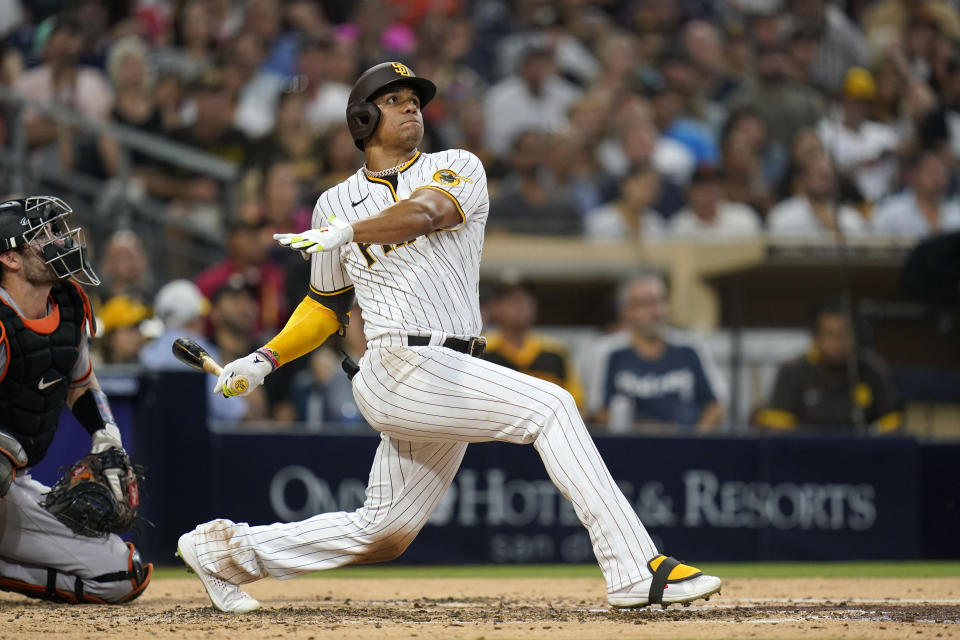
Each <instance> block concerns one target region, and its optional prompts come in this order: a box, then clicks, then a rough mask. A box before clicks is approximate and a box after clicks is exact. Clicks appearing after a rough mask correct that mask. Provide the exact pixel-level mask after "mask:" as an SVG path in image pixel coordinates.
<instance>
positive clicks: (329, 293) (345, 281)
mask: <svg viewBox="0 0 960 640" xmlns="http://www.w3.org/2000/svg"><path fill="white" fill-rule="evenodd" d="M332 191H333V190H330V191H327V192H326V193H324V194H323V195H322V196H320V198H319V199H318V200H317V205H316V206H315V207H314V208H313V219H312V222H311V225H312V227H313V228H314V229H322V228H323V227H326V226H328V225H329V224H330V222H329V221H328V220H327V216H329V215H330V214H331V213H334V214H337V215H338V216H339V215H340V214H341V212H340V211H339V209H338V208H337V207H336V205H335V204H334V203H333V202H332V201H331V198H330V196H329V194H330V193H331V192H332ZM344 250H345V247H337V248H336V249H334V250H333V251H318V252H317V253H314V254H313V255H312V257H311V258H310V290H309V291H308V292H307V295H308V296H310V297H311V298H312V299H314V300H316V301H317V302H319V303H320V304H322V305H323V306H325V307H327V308H328V309H330V310H331V311H333V312H334V313H336V314H337V317H339V318H345V317H346V314H347V312H348V311H350V309H351V308H352V306H353V282H352V281H351V280H350V276H349V275H348V274H347V270H346V269H345V268H344V266H343V260H342V258H343V251H344ZM343 324H344V325H346V322H343Z"/></svg>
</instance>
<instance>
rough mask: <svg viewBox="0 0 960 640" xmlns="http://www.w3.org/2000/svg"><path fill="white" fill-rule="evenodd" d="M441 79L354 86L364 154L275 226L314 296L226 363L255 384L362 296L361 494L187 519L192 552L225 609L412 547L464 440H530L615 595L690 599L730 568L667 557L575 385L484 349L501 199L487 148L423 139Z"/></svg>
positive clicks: (320, 336) (633, 601)
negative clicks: (619, 477)
mask: <svg viewBox="0 0 960 640" xmlns="http://www.w3.org/2000/svg"><path fill="white" fill-rule="evenodd" d="M435 93H436V88H435V87H434V85H433V83H431V82H430V81H428V80H426V79H424V78H418V77H416V76H415V75H414V73H413V72H412V71H411V70H410V69H409V68H408V67H407V66H405V65H403V64H401V63H399V62H392V63H390V62H387V63H383V64H380V65H377V66H375V67H372V68H371V69H369V70H367V71H366V72H365V73H364V74H363V75H361V76H360V78H359V79H358V80H357V83H356V84H355V85H354V87H353V90H352V92H351V95H350V99H349V104H348V107H347V124H348V126H349V127H350V131H351V133H352V134H353V138H354V140H355V142H356V144H357V146H358V147H359V148H360V149H362V150H363V151H364V153H365V156H366V165H365V166H364V167H363V168H362V169H361V170H360V171H358V172H357V173H356V174H354V175H353V176H351V177H350V178H348V179H346V180H345V181H343V182H342V183H340V184H339V185H337V186H336V187H334V188H332V189H330V190H329V191H327V192H325V193H324V194H323V195H322V196H321V197H320V198H319V200H318V201H317V204H316V207H315V208H314V212H313V227H314V228H313V229H310V230H307V231H304V232H302V233H299V234H278V235H276V236H274V237H275V238H276V239H277V240H278V241H279V242H280V244H282V245H285V246H289V247H290V248H291V249H294V250H299V251H303V252H305V253H307V254H309V255H312V258H311V259H312V275H311V282H310V291H309V294H308V295H307V296H306V297H305V298H304V300H303V302H301V303H300V305H299V306H298V308H297V310H296V311H295V313H294V314H293V316H292V317H291V319H290V321H289V322H288V323H287V325H286V326H285V327H284V329H283V330H282V331H281V332H280V334H278V335H277V336H276V337H275V338H274V339H273V340H271V341H270V342H269V343H267V345H265V346H264V347H263V348H261V349H258V350H257V351H255V352H254V353H251V354H250V355H248V356H246V357H244V358H241V359H239V360H236V361H234V362H232V363H230V364H228V365H227V366H226V367H224V370H223V374H222V375H221V376H220V379H219V380H218V381H217V386H216V388H215V392H223V393H224V394H225V395H226V394H229V385H228V384H225V383H226V382H227V381H228V380H229V379H230V378H231V377H233V376H244V377H246V378H247V380H248V382H249V387H248V389H247V391H246V393H249V391H250V390H252V389H253V388H255V387H256V386H258V385H259V384H261V383H262V382H263V379H264V377H265V376H266V375H268V374H269V373H270V372H271V371H273V370H274V369H275V368H276V367H278V366H281V365H283V364H284V363H286V362H289V361H290V360H292V359H294V358H296V357H299V356H300V355H303V354H305V353H307V352H309V351H311V350H313V349H314V348H316V347H317V346H319V345H320V344H322V343H323V341H324V340H326V338H327V337H328V336H329V335H331V334H332V333H333V332H335V331H337V330H339V329H340V328H341V327H342V326H343V325H344V324H345V323H346V314H347V310H348V309H350V308H351V304H352V301H353V298H354V296H356V299H357V301H358V302H359V305H360V309H361V311H362V314H363V319H364V330H365V333H366V338H367V351H366V353H365V354H364V356H363V358H361V360H360V363H359V366H360V370H359V372H358V373H357V375H356V376H355V377H354V378H353V392H354V396H355V398H356V401H357V406H358V407H359V408H360V411H361V412H362V413H363V416H364V418H366V420H367V422H368V423H369V424H370V426H372V427H373V428H374V429H376V430H378V431H379V432H380V446H379V448H378V449H377V453H376V456H375V457H374V461H373V466H372V469H371V471H370V478H369V483H368V486H367V492H366V501H365V502H364V505H363V506H362V507H361V508H360V509H358V510H357V511H354V512H352V513H347V512H338V513H325V514H321V515H317V516H314V517H312V518H309V519H307V520H304V521H302V522H291V523H279V524H272V525H266V526H250V525H248V524H246V523H234V522H231V521H229V520H223V519H219V520H214V521H212V522H208V523H205V524H201V525H199V526H198V527H196V528H195V529H194V530H193V531H190V532H188V533H185V534H184V535H183V536H181V538H180V541H179V545H178V547H179V549H178V553H179V555H180V556H181V557H182V558H183V560H184V561H185V562H186V564H187V565H189V566H190V567H191V568H192V569H193V570H194V571H195V572H196V573H197V574H198V575H199V577H200V578H201V580H202V581H203V583H204V586H205V587H206V589H207V593H208V594H209V595H210V598H211V600H212V601H213V604H214V606H215V607H217V608H218V609H221V610H223V611H232V612H246V611H252V610H254V609H256V608H257V607H258V606H259V604H258V603H257V601H256V600H254V599H253V598H251V597H250V596H249V595H247V594H246V593H244V592H243V591H242V590H241V589H240V588H239V587H238V586H237V585H240V584H243V583H247V582H251V581H254V580H259V579H261V578H264V577H267V576H273V577H275V578H280V579H283V578H290V577H293V576H296V575H299V574H302V573H307V572H311V571H317V570H318V569H331V568H334V567H339V566H343V565H348V564H359V563H367V562H380V561H385V560H390V559H392V558H395V557H397V556H398V555H400V554H401V553H402V552H403V551H404V549H406V548H407V546H408V545H409V544H410V543H411V542H412V541H413V539H414V537H415V536H416V535H417V532H419V531H420V529H421V528H422V527H423V525H424V524H425V523H426V522H427V519H428V518H429V516H430V513H431V512H432V511H433V509H434V508H435V507H436V506H437V504H438V503H439V501H440V499H441V498H442V497H443V495H444V493H445V492H446V491H447V488H448V487H449V486H450V483H451V481H452V480H453V477H454V475H455V474H456V472H457V469H458V467H459V466H460V461H461V460H462V459H463V454H464V452H465V451H466V448H467V444H468V443H470V442H487V441H490V440H496V441H500V442H507V443H511V444H532V445H533V447H534V448H535V449H536V450H537V452H538V453H539V454H540V457H541V459H542V460H543V464H544V466H545V467H546V470H547V472H548V473H549V475H550V478H551V479H552V480H553V482H554V484H556V485H557V487H558V488H559V490H560V491H561V493H562V494H563V495H564V496H565V497H566V498H567V499H568V500H570V501H571V502H572V503H573V506H574V509H575V511H576V514H577V516H578V518H579V519H580V521H581V522H582V523H583V525H584V526H585V527H586V528H587V531H588V532H589V534H590V540H591V542H592V544H593V550H594V553H595V554H596V557H597V561H598V562H599V563H600V567H601V569H602V570H603V575H604V578H605V580H606V584H607V589H608V601H609V602H610V604H611V605H613V606H617V607H637V606H644V605H647V604H649V603H651V602H662V603H672V602H689V601H692V600H695V599H698V598H703V597H707V596H709V595H711V594H713V593H716V592H718V591H719V590H720V580H719V579H717V578H715V577H713V576H707V575H703V574H702V573H701V572H700V571H699V570H697V569H695V568H693V567H689V566H687V565H683V564H680V563H678V562H677V561H676V560H673V559H672V558H667V557H666V556H663V555H661V554H660V553H659V552H658V551H657V549H656V547H655V546H654V544H653V542H652V541H651V539H650V536H649V535H647V532H646V530H645V529H644V528H643V525H642V524H641V523H640V520H639V518H638V517H637V514H636V513H635V512H634V510H633V508H632V507H631V505H630V504H629V503H628V502H627V500H626V499H625V498H624V496H623V494H622V493H621V492H620V490H619V489H618V488H617V485H616V483H615V482H614V480H613V478H612V477H611V476H610V473H609V472H608V471H607V468H606V465H605V464H604V462H603V460H602V459H601V457H600V455H599V453H598V452H597V448H596V446H595V445H594V443H593V441H592V440H591V438H590V435H589V434H588V433H587V429H586V427H585V426H584V423H583V421H582V420H581V418H580V414H579V412H578V411H577V406H576V404H575V403H574V400H573V397H572V396H571V395H570V394H569V393H568V392H566V391H565V390H563V389H562V388H560V387H558V386H556V385H554V384H552V383H549V382H546V381H543V380H539V379H537V378H534V377H531V376H528V375H525V374H522V373H519V372H516V371H513V370H511V369H508V368H506V367H502V366H499V365H496V364H493V363H490V362H486V361H484V360H482V359H481V358H479V357H477V356H479V355H480V354H481V353H482V349H483V345H484V342H483V338H480V337H478V336H479V333H480V330H481V319H480V310H479V304H478V283H479V267H480V257H481V250H482V247H483V234H484V226H485V224H486V221H487V214H488V212H489V208H490V203H489V198H488V195H487V184H486V174H485V172H484V169H483V166H482V165H481V163H480V161H479V159H478V158H477V157H476V156H474V155H473V154H471V153H469V152H467V151H463V150H459V149H453V150H449V151H443V152H440V153H432V154H424V153H421V152H419V151H418V150H417V147H418V145H419V144H420V141H421V140H422V138H423V119H422V116H421V112H420V110H421V108H422V107H423V106H425V105H426V104H427V102H429V101H430V99H431V98H433V96H434V94H435Z"/></svg>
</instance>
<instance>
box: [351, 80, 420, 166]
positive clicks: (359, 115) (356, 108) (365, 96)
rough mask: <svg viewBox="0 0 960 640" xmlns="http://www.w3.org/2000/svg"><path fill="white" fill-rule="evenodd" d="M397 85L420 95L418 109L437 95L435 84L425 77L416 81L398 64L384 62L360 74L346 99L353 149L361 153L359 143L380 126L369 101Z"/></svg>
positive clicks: (360, 144)
mask: <svg viewBox="0 0 960 640" xmlns="http://www.w3.org/2000/svg"><path fill="white" fill-rule="evenodd" d="M398 84H405V85H409V86H411V87H413V90H414V91H416V92H417V95H418V96H420V108H421V109H422V108H423V107H425V106H427V103H428V102H430V100H431V99H433V96H435V95H436V93H437V87H436V85H435V84H433V83H432V82H430V81H429V80H427V79H426V78H418V77H417V76H415V75H414V74H413V70H412V69H411V68H410V67H408V66H407V65H405V64H403V63H401V62H384V63H381V64H378V65H376V66H374V67H370V68H369V69H367V70H366V71H364V72H363V74H362V75H361V76H360V77H359V78H357V81H356V83H355V84H354V85H353V89H351V90H350V98H349V99H348V100H347V126H348V127H349V128H350V135H352V136H353V143H354V144H355V145H357V149H360V150H361V151H363V141H364V140H366V139H367V138H369V137H370V136H371V135H373V132H374V131H376V130H377V125H378V124H379V123H380V107H378V106H377V105H375V104H373V103H372V102H371V101H370V99H371V98H373V97H374V96H375V95H376V94H378V93H380V92H381V91H383V90H384V89H386V88H387V87H392V86H394V85H398Z"/></svg>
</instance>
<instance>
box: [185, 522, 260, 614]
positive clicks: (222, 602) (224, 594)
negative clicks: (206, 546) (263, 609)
mask: <svg viewBox="0 0 960 640" xmlns="http://www.w3.org/2000/svg"><path fill="white" fill-rule="evenodd" d="M177 556H179V557H180V559H181V560H183V562H184V564H186V565H187V567H188V568H189V569H190V570H191V571H193V573H195V574H197V577H198V578H200V582H202V583H203V588H204V589H206V590H207V595H208V596H210V602H212V603H213V606H214V607H215V608H217V609H219V610H220V611H224V612H226V613H250V612H251V611H256V610H257V609H259V608H260V603H259V602H257V601H256V600H254V599H253V598H251V597H250V596H249V595H247V594H246V593H245V592H244V591H243V590H242V589H241V588H240V587H238V586H237V585H235V584H230V583H229V582H227V581H226V580H222V579H221V578H218V577H217V576H215V575H213V574H212V573H210V572H209V571H207V570H205V569H204V568H203V567H202V566H200V561H199V560H198V559H197V543H196V542H194V539H193V532H192V531H188V532H187V533H185V534H183V535H182V536H180V540H178V541H177Z"/></svg>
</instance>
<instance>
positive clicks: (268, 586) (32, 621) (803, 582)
mask: <svg viewBox="0 0 960 640" xmlns="http://www.w3.org/2000/svg"><path fill="white" fill-rule="evenodd" d="M248 591H249V592H250V593H251V595H253V596H254V597H256V598H258V599H259V600H260V601H261V603H263V605H264V607H263V609H261V610H260V611H257V612H254V613H252V614H248V615H245V616H231V615H226V614H222V613H219V612H216V611H214V610H213V609H211V608H210V606H209V601H208V600H207V598H206V595H205V594H204V593H203V589H202V587H201V585H200V581H199V580H197V579H195V578H183V579H181V578H176V579H165V580H157V581H155V582H154V584H153V585H151V587H150V588H149V589H148V590H147V592H146V593H145V594H144V596H143V597H142V598H140V600H138V601H136V602H134V603H132V604H130V605H126V606H121V607H106V606H82V607H68V606H63V605H55V604H50V603H46V602H39V601H34V600H27V599H25V598H22V597H20V596H16V595H13V594H6V593H0V638H2V639H6V638H10V639H11V640H14V639H15V640H29V639H33V638H44V639H48V638H70V639H74V638H76V639H85V638H89V639H91V640H101V639H104V638H107V639H112V638H118V639H119V638H183V639H187V638H204V639H210V640H219V639H226V638H231V639H233V638H283V639H303V640H320V639H321V638H337V639H338V640H352V639H355V638H356V639H360V638H362V639H365V640H366V639H379V640H393V639H394V638H416V639H417V640H422V639H434V638H437V639H439V638H444V639H446V638H458V639H459V638H468V639H470V640H476V639H478V638H484V639H486V640H493V639H507V638H550V639H554V638H558V639H567V638H569V639H577V640H590V639H596V640H600V639H604V640H606V639H613V638H698V639H704V640H706V639H712V638H778V639H779V638H814V637H816V638H884V639H885V638H890V639H894V638H896V639H903V638H945V639H946V638H960V578H909V579H908V578H896V579H889V578H871V579H845V578H823V579H730V580H728V581H726V582H725V585H724V589H723V593H722V595H720V596H715V597H714V598H712V599H711V600H710V601H709V602H705V603H698V604H696V605H694V606H691V607H681V606H676V605H674V606H672V607H669V608H667V609H663V608H660V607H648V608H646V609H641V610H637V611H615V610H610V609H609V608H608V607H607V605H606V601H605V598H604V595H605V594H604V591H603V584H602V582H601V581H600V580H595V579H579V578H578V579H569V578H568V579H552V580H531V579H521V578H513V579H505V580H486V579H475V580H460V579H457V580H451V579H421V580H412V579H402V580H401V579H388V580H381V579H368V578H360V579H343V578H304V579H299V580H290V581H286V582H278V581H273V580H265V581H261V582H258V583H255V584H252V585H249V589H248Z"/></svg>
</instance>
